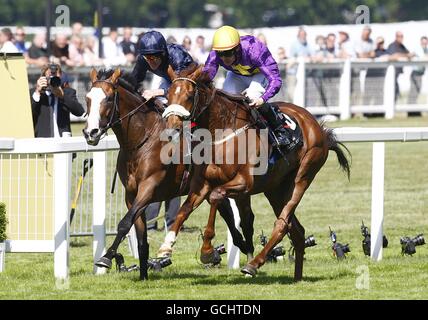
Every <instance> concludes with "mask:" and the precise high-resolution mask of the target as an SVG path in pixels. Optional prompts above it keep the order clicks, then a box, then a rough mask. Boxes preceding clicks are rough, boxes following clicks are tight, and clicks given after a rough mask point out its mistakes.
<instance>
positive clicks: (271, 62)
mask: <svg viewBox="0 0 428 320" xmlns="http://www.w3.org/2000/svg"><path fill="white" fill-rule="evenodd" d="M219 66H222V67H224V68H225V69H226V70H228V72H227V75H226V79H225V81H224V84H223V89H224V90H225V91H227V92H229V93H244V94H245V95H246V96H247V97H248V98H249V99H250V100H251V103H250V106H254V107H258V108H257V110H258V111H259V112H260V113H261V114H262V116H263V117H264V118H265V119H266V120H267V121H268V123H269V126H270V127H272V129H274V132H275V136H276V139H277V142H278V144H279V145H288V144H289V143H290V141H289V139H288V133H287V131H286V129H285V128H284V127H283V115H282V114H281V113H280V112H279V109H278V108H277V107H276V106H273V105H271V104H269V103H266V102H267V101H268V100H269V99H270V98H272V97H273V96H274V95H275V94H277V93H278V91H279V90H280V88H281V85H282V79H281V77H280V73H279V68H278V64H277V63H276V61H275V59H274V58H273V57H272V54H271V53H270V51H269V49H268V48H267V47H266V45H265V44H263V43H262V42H260V41H259V40H257V38H256V37H254V36H251V35H244V36H240V34H239V32H238V30H236V29H235V28H233V27H230V26H223V27H221V28H219V29H217V30H216V32H215V33H214V38H213V43H212V51H211V52H210V54H209V56H208V58H207V61H206V62H205V66H204V71H205V72H206V73H207V74H208V75H209V78H210V80H212V79H214V77H215V75H216V74H217V70H218V67H219Z"/></svg>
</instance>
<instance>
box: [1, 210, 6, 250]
mask: <svg viewBox="0 0 428 320" xmlns="http://www.w3.org/2000/svg"><path fill="white" fill-rule="evenodd" d="M6 225H7V218H6V205H5V204H4V203H2V202H0V242H3V241H5V240H6Z"/></svg>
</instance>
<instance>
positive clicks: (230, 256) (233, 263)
mask: <svg viewBox="0 0 428 320" xmlns="http://www.w3.org/2000/svg"><path fill="white" fill-rule="evenodd" d="M229 200H230V206H231V207H232V211H233V218H234V220H235V227H236V228H237V229H238V230H239V228H240V227H239V224H240V223H241V218H240V217H239V210H238V207H237V206H236V203H235V200H233V199H229ZM227 267H228V268H229V269H239V248H238V247H237V246H235V245H234V244H233V239H232V235H231V234H230V231H229V229H228V230H227Z"/></svg>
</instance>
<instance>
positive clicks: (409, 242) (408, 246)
mask: <svg viewBox="0 0 428 320" xmlns="http://www.w3.org/2000/svg"><path fill="white" fill-rule="evenodd" d="M400 243H401V254H402V255H404V254H408V255H412V254H414V253H416V247H417V246H421V245H423V244H425V239H424V237H423V234H422V233H421V234H418V235H417V236H416V237H414V238H413V239H411V238H410V237H402V238H400Z"/></svg>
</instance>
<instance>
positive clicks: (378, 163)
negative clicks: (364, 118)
mask: <svg viewBox="0 0 428 320" xmlns="http://www.w3.org/2000/svg"><path fill="white" fill-rule="evenodd" d="M372 161H373V162H372V213H371V245H370V256H371V258H372V260H374V261H380V260H382V243H383V231H382V225H383V208H384V206H383V201H384V183H385V181H384V178H385V142H374V143H373V160H372Z"/></svg>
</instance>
